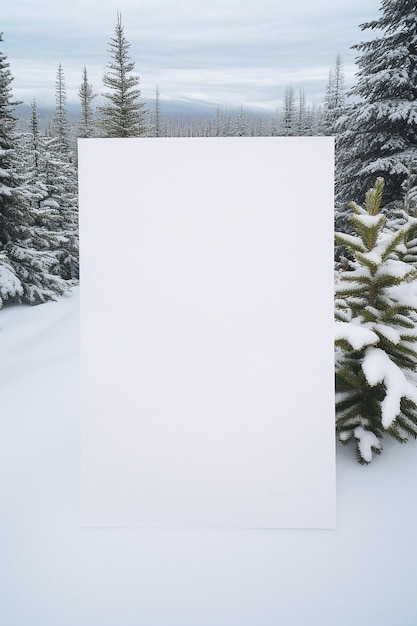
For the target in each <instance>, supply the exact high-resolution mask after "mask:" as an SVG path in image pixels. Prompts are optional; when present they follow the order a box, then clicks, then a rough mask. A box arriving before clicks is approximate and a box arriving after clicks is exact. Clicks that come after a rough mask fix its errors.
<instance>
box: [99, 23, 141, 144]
mask: <svg viewBox="0 0 417 626" xmlns="http://www.w3.org/2000/svg"><path fill="white" fill-rule="evenodd" d="M129 48H130V43H128V41H127V39H126V37H125V34H124V27H123V26H122V19H121V15H120V13H118V14H117V23H116V26H115V29H114V37H113V38H112V39H111V40H110V41H109V52H110V54H111V59H112V60H111V61H110V62H109V63H108V65H107V67H108V69H109V71H108V72H107V73H106V74H105V75H104V77H103V84H104V85H105V87H107V88H108V89H109V90H110V91H108V92H106V93H103V96H104V97H105V98H106V99H107V100H108V103H107V104H105V105H104V106H101V107H99V112H100V119H99V125H100V128H101V130H102V132H103V135H104V136H105V137H138V136H140V135H143V134H144V133H145V132H146V130H147V127H146V124H145V113H146V112H145V110H144V106H145V105H144V103H143V102H141V101H140V95H141V92H140V89H139V88H138V85H139V77H138V76H137V75H135V74H133V71H134V69H135V64H134V62H133V61H132V60H131V59H130V57H129Z"/></svg>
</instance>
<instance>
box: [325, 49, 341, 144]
mask: <svg viewBox="0 0 417 626" xmlns="http://www.w3.org/2000/svg"><path fill="white" fill-rule="evenodd" d="M345 105H346V89H345V72H344V66H343V60H342V57H341V55H340V54H338V55H337V57H336V61H335V64H334V66H333V67H332V68H331V69H330V71H329V79H328V82H327V86H326V94H325V97H324V109H323V118H324V119H323V121H324V124H323V132H324V134H326V135H336V133H337V130H336V125H337V120H338V119H339V118H340V117H341V115H342V114H343V112H344V110H345Z"/></svg>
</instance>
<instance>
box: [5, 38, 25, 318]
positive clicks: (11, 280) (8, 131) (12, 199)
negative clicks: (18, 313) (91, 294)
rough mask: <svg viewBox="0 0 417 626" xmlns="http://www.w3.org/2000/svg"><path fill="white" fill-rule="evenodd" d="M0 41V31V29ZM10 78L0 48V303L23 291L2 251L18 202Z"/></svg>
mask: <svg viewBox="0 0 417 626" xmlns="http://www.w3.org/2000/svg"><path fill="white" fill-rule="evenodd" d="M1 41H3V33H0V42H1ZM12 81H13V77H12V75H11V72H10V64H9V63H8V61H7V57H6V56H5V55H4V53H3V52H2V51H1V50H0V307H1V306H2V303H3V301H4V300H7V299H9V298H18V297H20V296H21V295H22V293H23V288H22V285H21V283H20V280H19V279H18V278H17V276H16V273H15V271H14V269H13V267H12V265H11V263H10V261H9V259H8V256H7V254H6V252H5V246H7V245H8V243H9V237H10V235H9V234H8V230H9V229H10V225H9V223H10V220H11V218H12V216H13V215H14V212H15V210H16V209H17V206H18V203H19V199H18V195H17V192H16V188H17V186H18V184H17V180H16V173H15V167H14V160H13V152H14V147H15V142H16V133H15V128H16V121H17V120H16V118H15V116H14V115H13V112H14V107H15V106H16V104H17V102H14V101H13V100H12V88H11V83H12Z"/></svg>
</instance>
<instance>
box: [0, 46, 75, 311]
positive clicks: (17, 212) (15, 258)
mask: <svg viewBox="0 0 417 626" xmlns="http://www.w3.org/2000/svg"><path fill="white" fill-rule="evenodd" d="M0 41H2V37H1V36H0ZM12 80H13V79H12V76H11V73H10V69H9V63H8V62H7V59H6V57H5V55H4V54H3V53H2V52H0V267H1V269H0V300H1V303H2V302H4V301H5V300H13V301H23V302H28V303H37V302H44V301H45V300H50V299H54V298H55V296H56V295H58V294H61V293H63V292H64V291H65V290H66V289H67V284H66V283H65V281H64V280H62V278H60V277H59V276H57V275H56V266H57V261H56V258H55V256H54V254H53V252H52V251H51V250H50V249H49V248H48V247H46V248H45V247H44V246H43V245H41V243H40V242H41V241H44V238H43V237H44V233H43V232H42V228H39V225H38V224H37V220H36V216H35V215H34V214H33V212H32V204H31V203H32V201H33V198H34V192H33V190H32V189H30V188H29V187H28V186H27V185H26V184H25V179H24V176H23V173H22V172H23V170H24V168H22V163H23V161H22V155H21V152H20V147H21V137H20V136H19V135H18V133H17V131H16V119H15V117H14V115H13V110H14V107H15V105H16V104H17V103H16V102H14V101H13V100H12V94H11V82H12Z"/></svg>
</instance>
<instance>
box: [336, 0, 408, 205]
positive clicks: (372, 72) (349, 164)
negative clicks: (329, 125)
mask: <svg viewBox="0 0 417 626" xmlns="http://www.w3.org/2000/svg"><path fill="white" fill-rule="evenodd" d="M381 12H382V15H381V17H380V18H379V19H377V20H374V21H371V22H368V23H365V24H362V25H361V26H360V28H361V29H362V30H369V29H370V30H377V31H378V32H379V33H381V34H379V35H378V36H377V37H376V38H375V39H373V40H371V41H367V42H362V43H359V44H357V45H355V46H353V47H354V48H355V49H356V50H358V51H359V53H360V56H359V58H358V60H357V64H358V67H359V71H358V73H357V77H358V80H357V84H356V86H355V87H354V88H353V89H352V91H351V95H353V96H355V97H356V98H360V101H359V102H356V103H354V104H351V105H350V106H349V108H348V110H347V112H346V115H345V116H342V119H341V123H340V126H339V130H340V137H339V139H338V142H337V151H338V165H337V168H336V180H337V185H336V192H337V197H338V198H339V200H340V201H341V202H343V203H345V202H346V201H347V199H350V198H353V199H354V200H359V199H360V198H361V197H362V196H363V194H364V193H365V191H366V189H368V188H369V187H370V186H371V184H372V182H373V181H374V180H375V177H376V176H383V177H384V178H385V182H386V191H385V199H386V203H390V202H392V201H394V200H398V199H399V198H400V197H401V194H402V190H401V185H402V183H403V181H404V180H405V178H406V177H407V170H408V163H409V161H410V159H412V158H413V157H414V156H415V154H416V150H417V123H416V122H417V45H416V41H417V20H416V3H415V0H382V3H381Z"/></svg>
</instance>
